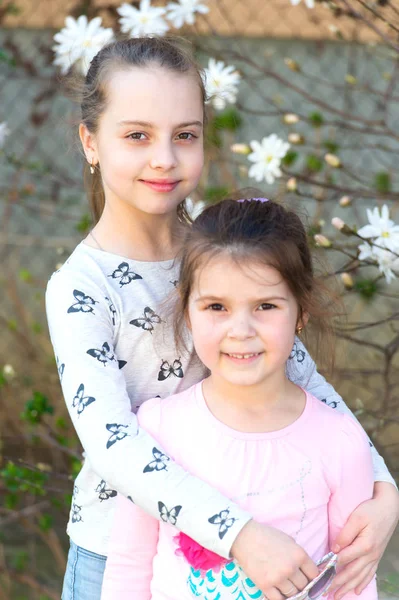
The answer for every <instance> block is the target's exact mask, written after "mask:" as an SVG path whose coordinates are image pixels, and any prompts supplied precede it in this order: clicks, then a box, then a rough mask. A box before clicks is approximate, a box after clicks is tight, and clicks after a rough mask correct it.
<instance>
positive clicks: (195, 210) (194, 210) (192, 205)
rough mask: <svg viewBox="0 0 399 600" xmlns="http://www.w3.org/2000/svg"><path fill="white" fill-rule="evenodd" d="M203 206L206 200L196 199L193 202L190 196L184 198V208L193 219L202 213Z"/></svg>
mask: <svg viewBox="0 0 399 600" xmlns="http://www.w3.org/2000/svg"><path fill="white" fill-rule="evenodd" d="M205 207H206V202H204V201H203V200H197V202H194V201H193V199H192V198H186V209H187V212H188V214H189V215H190V217H191V218H192V219H193V220H194V219H196V218H197V217H198V215H200V214H201V213H202V211H203V210H204V208H205Z"/></svg>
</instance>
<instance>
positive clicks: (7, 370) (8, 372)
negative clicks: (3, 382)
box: [3, 365, 15, 379]
mask: <svg viewBox="0 0 399 600" xmlns="http://www.w3.org/2000/svg"><path fill="white" fill-rule="evenodd" d="M3 375H4V377H8V378H9V379H12V378H13V377H15V371H14V367H13V366H12V365H4V367H3Z"/></svg>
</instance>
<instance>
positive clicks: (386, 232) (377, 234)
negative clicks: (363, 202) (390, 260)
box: [358, 204, 399, 252]
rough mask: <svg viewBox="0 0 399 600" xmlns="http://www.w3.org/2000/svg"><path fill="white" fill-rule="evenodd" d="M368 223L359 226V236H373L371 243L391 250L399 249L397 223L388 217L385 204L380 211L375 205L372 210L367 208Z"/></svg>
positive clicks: (398, 228) (398, 226)
mask: <svg viewBox="0 0 399 600" xmlns="http://www.w3.org/2000/svg"><path fill="white" fill-rule="evenodd" d="M367 217H368V220H369V223H370V225H365V226H364V227H361V228H360V229H359V231H358V234H359V235H360V237H363V238H375V239H374V240H373V243H374V244H375V245H377V246H382V248H387V249H388V250H392V251H393V252H395V251H398V250H399V225H395V223H394V221H392V219H390V218H389V208H388V206H387V205H386V204H384V206H383V207H382V209H381V214H380V211H379V210H378V207H377V206H376V207H375V208H374V209H373V210H370V209H369V208H368V209H367Z"/></svg>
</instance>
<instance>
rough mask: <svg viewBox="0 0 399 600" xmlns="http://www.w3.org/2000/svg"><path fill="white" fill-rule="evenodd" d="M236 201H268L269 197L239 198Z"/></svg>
mask: <svg viewBox="0 0 399 600" xmlns="http://www.w3.org/2000/svg"><path fill="white" fill-rule="evenodd" d="M237 202H269V198H241V199H240V200H237Z"/></svg>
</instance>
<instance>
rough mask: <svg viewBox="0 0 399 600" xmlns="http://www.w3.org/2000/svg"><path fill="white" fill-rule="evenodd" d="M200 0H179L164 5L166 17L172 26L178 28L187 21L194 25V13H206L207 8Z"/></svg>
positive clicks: (188, 23)
mask: <svg viewBox="0 0 399 600" xmlns="http://www.w3.org/2000/svg"><path fill="white" fill-rule="evenodd" d="M200 2H201V0H179V2H178V3H177V2H170V3H169V4H168V5H167V6H166V10H167V18H168V19H169V21H171V23H172V25H173V27H175V28H176V29H179V28H180V27H182V26H183V25H184V23H187V25H194V21H195V13H202V14H205V13H208V12H209V8H208V7H207V6H205V4H201V3H200Z"/></svg>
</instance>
